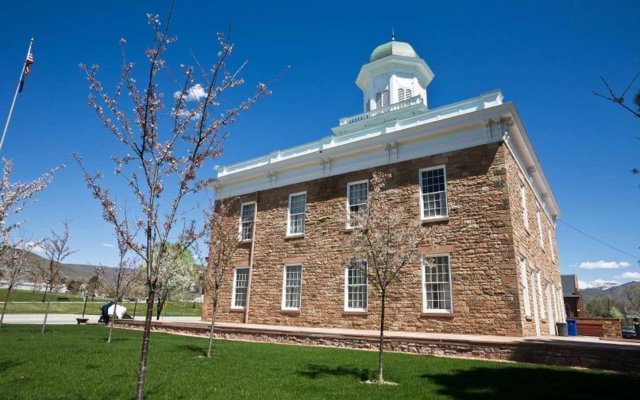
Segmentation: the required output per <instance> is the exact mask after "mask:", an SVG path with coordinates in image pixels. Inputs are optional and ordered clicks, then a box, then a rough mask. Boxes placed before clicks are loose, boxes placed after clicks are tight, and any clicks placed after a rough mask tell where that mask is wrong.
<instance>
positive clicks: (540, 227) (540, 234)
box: [536, 210, 544, 248]
mask: <svg viewBox="0 0 640 400" xmlns="http://www.w3.org/2000/svg"><path fill="white" fill-rule="evenodd" d="M536 221H537V222H538V237H539V240H540V247H542V248H544V236H542V221H541V220H540V210H538V211H536Z"/></svg>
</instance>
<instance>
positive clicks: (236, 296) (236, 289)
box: [232, 268, 249, 308]
mask: <svg viewBox="0 0 640 400" xmlns="http://www.w3.org/2000/svg"><path fill="white" fill-rule="evenodd" d="M248 287H249V268H236V270H235V274H234V277H233V302H232V304H233V308H245V307H246V306H247V288H248Z"/></svg>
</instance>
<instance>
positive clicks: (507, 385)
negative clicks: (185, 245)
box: [0, 325, 640, 400]
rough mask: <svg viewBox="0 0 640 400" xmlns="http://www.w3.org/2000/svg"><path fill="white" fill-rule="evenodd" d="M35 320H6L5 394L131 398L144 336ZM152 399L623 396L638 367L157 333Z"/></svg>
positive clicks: (1, 349) (2, 347)
mask: <svg viewBox="0 0 640 400" xmlns="http://www.w3.org/2000/svg"><path fill="white" fill-rule="evenodd" d="M38 330H39V327H37V326H11V325H9V326H6V327H5V328H2V329H1V330H0V398H2V399H14V400H21V399H43V400H45V399H128V398H132V394H133V393H134V387H135V381H136V366H137V361H138V356H139V346H140V336H141V333H140V332H137V331H126V330H120V329H117V330H115V341H114V342H113V343H111V344H107V343H105V337H106V334H107V330H106V328H105V327H102V326H51V327H49V328H48V332H47V333H46V334H45V335H44V336H43V335H41V334H40V333H38ZM151 340H152V341H151V353H150V355H149V372H148V380H147V391H146V393H147V398H149V399H295V400H306V399H357V400H365V399H395V398H398V399H469V400H471V399H473V400H476V399H478V400H480V399H482V400H484V399H487V400H488V399H556V398H558V399H598V400H601V399H624V398H627V397H628V396H627V395H630V394H631V393H633V392H634V391H635V388H637V387H638V385H639V384H640V378H639V377H638V376H631V375H621V374H612V373H604V372H592V371H586V370H572V369H567V368H552V367H542V366H535V365H527V364H514V363H494V362H485V361H470V360H459V359H447V358H436V357H428V356H415V355H407V354H388V355H387V357H386V365H387V379H389V380H392V381H395V382H398V383H399V385H398V386H383V387H379V386H375V385H367V384H363V383H362V381H363V380H366V379H368V378H373V377H374V376H375V370H376V356H377V354H376V353H374V352H367V351H355V350H344V349H329V348H317V347H304V346H286V345H276V344H262V343H244V342H233V341H216V343H215V350H214V351H215V354H214V358H213V359H211V360H208V359H206V358H203V357H202V354H203V352H204V350H205V348H206V344H207V341H206V339H200V338H192V337H182V336H173V335H167V334H160V333H154V334H153V335H152V339H151Z"/></svg>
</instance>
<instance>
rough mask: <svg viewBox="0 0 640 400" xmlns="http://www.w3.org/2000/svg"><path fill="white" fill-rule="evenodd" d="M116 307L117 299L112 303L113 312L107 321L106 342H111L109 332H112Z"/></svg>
mask: <svg viewBox="0 0 640 400" xmlns="http://www.w3.org/2000/svg"><path fill="white" fill-rule="evenodd" d="M116 308H118V299H116V301H115V302H114V303H113V314H112V315H111V320H110V321H109V337H108V338H107V343H111V334H112V332H113V321H115V320H116Z"/></svg>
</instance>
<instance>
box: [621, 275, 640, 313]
mask: <svg viewBox="0 0 640 400" xmlns="http://www.w3.org/2000/svg"><path fill="white" fill-rule="evenodd" d="M624 294H625V297H626V299H625V300H626V303H627V305H628V306H629V308H631V309H632V310H633V311H634V313H636V314H637V313H640V284H638V283H633V284H631V285H629V287H627V288H626V289H625V292H624Z"/></svg>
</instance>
